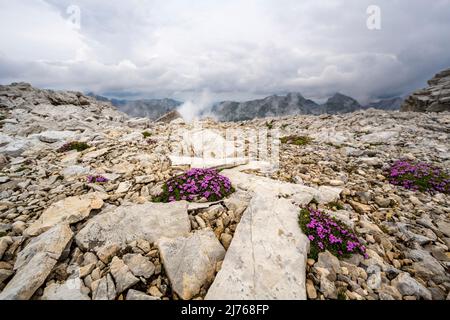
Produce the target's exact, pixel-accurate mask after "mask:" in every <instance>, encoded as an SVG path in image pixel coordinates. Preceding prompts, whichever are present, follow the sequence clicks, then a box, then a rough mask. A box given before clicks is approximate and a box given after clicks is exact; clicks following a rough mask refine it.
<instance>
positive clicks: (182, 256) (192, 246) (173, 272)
mask: <svg viewBox="0 0 450 320" xmlns="http://www.w3.org/2000/svg"><path fill="white" fill-rule="evenodd" d="M157 246H158V248H159V251H160V254H161V259H162V262H163V264H164V268H165V270H166V272H167V275H168V276H169V279H170V282H171V284H172V288H173V290H174V291H175V292H176V293H177V294H178V295H179V296H180V297H181V298H182V299H185V300H188V299H191V298H192V297H194V296H196V295H197V294H198V293H199V292H200V289H201V287H203V286H205V285H208V284H209V283H211V281H212V280H213V277H214V272H215V269H216V263H217V262H219V261H222V260H223V257H224V255H225V250H224V248H223V247H222V245H221V244H220V242H219V241H218V240H217V238H216V236H215V235H214V232H212V231H211V230H200V231H197V232H195V233H193V234H190V235H189V236H187V237H178V238H174V239H167V238H162V239H160V240H159V241H158V242H157Z"/></svg>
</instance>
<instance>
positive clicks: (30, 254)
mask: <svg viewBox="0 0 450 320" xmlns="http://www.w3.org/2000/svg"><path fill="white" fill-rule="evenodd" d="M72 236H73V232H72V230H70V228H69V226H68V225H58V226H55V227H54V228H52V229H50V230H48V231H47V232H45V233H43V234H41V235H40V236H39V237H37V238H35V239H33V240H32V241H31V242H30V244H28V246H27V247H25V249H24V250H22V251H21V252H20V253H19V256H18V257H17V261H16V263H15V265H14V269H15V270H17V271H16V274H15V276H14V278H12V279H11V281H10V282H9V283H8V285H7V286H6V287H5V289H3V291H2V292H1V293H0V300H28V299H30V298H31V297H32V296H33V294H34V292H35V291H36V290H37V289H38V288H39V287H40V286H42V284H44V282H45V280H46V279H47V277H48V275H49V274H50V273H51V271H52V269H53V267H54V266H55V265H56V263H57V261H58V259H59V258H60V257H61V254H62V252H63V251H64V249H65V248H66V246H67V245H68V244H69V242H70V241H71V240H72Z"/></svg>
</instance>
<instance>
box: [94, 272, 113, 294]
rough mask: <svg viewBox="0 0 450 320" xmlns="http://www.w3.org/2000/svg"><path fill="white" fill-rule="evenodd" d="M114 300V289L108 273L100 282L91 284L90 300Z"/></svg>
mask: <svg viewBox="0 0 450 320" xmlns="http://www.w3.org/2000/svg"><path fill="white" fill-rule="evenodd" d="M115 298H116V287H115V285H114V282H113V280H112V277H111V275H110V274H109V273H108V274H107V275H106V276H105V277H103V278H101V279H100V280H96V281H94V282H92V300H114V299H115Z"/></svg>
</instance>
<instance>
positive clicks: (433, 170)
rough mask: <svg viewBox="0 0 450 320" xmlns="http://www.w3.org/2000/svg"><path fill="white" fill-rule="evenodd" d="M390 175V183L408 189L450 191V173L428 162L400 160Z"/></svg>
mask: <svg viewBox="0 0 450 320" xmlns="http://www.w3.org/2000/svg"><path fill="white" fill-rule="evenodd" d="M388 175H389V182H390V183H392V184H394V185H397V186H402V187H404V188H406V189H411V190H419V191H422V192H426V191H428V192H432V193H433V192H442V193H450V175H449V174H448V173H446V172H445V171H444V170H442V169H440V168H437V167H435V166H433V165H431V164H428V163H424V162H420V163H413V162H410V161H408V160H398V161H396V162H395V163H394V164H393V165H392V166H391V168H390V170H389V172H388Z"/></svg>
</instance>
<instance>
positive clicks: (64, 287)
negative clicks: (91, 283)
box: [42, 277, 91, 300]
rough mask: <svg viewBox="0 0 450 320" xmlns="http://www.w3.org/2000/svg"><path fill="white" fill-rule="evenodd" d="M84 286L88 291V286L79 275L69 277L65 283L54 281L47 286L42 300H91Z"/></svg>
mask: <svg viewBox="0 0 450 320" xmlns="http://www.w3.org/2000/svg"><path fill="white" fill-rule="evenodd" d="M83 288H84V289H85V290H84V291H86V289H87V288H85V287H84V284H83V282H82V281H81V279H80V278H78V277H77V278H72V279H68V280H67V281H66V282H64V283H63V284H57V283H52V284H51V285H49V286H48V287H46V288H45V290H44V294H43V296H42V300H91V298H89V296H88V295H87V294H86V293H85V292H83Z"/></svg>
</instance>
